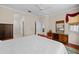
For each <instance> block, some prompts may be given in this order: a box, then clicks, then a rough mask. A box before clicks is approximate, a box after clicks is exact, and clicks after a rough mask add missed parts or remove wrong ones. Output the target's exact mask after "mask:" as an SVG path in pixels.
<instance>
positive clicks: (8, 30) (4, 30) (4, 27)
mask: <svg viewBox="0 0 79 59" xmlns="http://www.w3.org/2000/svg"><path fill="white" fill-rule="evenodd" d="M12 38H13V24H0V40H7V39H12Z"/></svg>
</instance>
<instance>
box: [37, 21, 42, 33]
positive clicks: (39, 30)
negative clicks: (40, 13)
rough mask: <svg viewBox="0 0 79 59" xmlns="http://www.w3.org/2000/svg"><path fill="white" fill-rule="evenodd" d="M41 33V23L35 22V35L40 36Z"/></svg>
mask: <svg viewBox="0 0 79 59" xmlns="http://www.w3.org/2000/svg"><path fill="white" fill-rule="evenodd" d="M41 33H42V23H41V22H40V21H39V20H37V21H36V34H41Z"/></svg>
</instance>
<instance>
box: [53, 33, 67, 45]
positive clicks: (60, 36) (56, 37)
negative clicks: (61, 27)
mask: <svg viewBox="0 0 79 59" xmlns="http://www.w3.org/2000/svg"><path fill="white" fill-rule="evenodd" d="M52 40H56V41H59V42H62V43H64V44H67V43H68V35H66V34H59V33H52Z"/></svg>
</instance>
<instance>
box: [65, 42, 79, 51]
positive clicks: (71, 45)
mask: <svg viewBox="0 0 79 59" xmlns="http://www.w3.org/2000/svg"><path fill="white" fill-rule="evenodd" d="M66 45H67V46H69V47H72V48H75V49H77V50H79V45H75V44H72V43H68V44H66Z"/></svg>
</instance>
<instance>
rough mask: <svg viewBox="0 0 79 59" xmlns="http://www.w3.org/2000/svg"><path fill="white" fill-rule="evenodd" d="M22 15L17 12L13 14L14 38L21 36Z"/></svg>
mask: <svg viewBox="0 0 79 59" xmlns="http://www.w3.org/2000/svg"><path fill="white" fill-rule="evenodd" d="M23 20H24V18H23V16H22V15H19V14H15V15H14V38H18V37H22V36H23V29H24V28H23Z"/></svg>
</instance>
